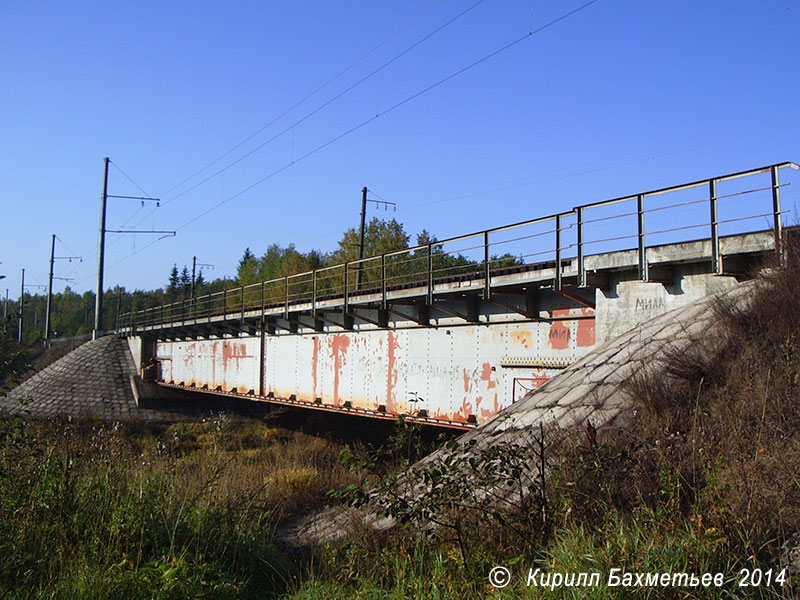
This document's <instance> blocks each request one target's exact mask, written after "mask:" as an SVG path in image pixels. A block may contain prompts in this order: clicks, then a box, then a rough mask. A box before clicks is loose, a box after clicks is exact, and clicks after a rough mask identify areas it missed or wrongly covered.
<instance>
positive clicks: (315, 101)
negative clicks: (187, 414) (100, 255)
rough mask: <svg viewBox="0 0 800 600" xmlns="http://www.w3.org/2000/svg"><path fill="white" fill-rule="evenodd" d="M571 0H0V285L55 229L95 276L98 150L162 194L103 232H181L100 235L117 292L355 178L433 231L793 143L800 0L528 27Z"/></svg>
mask: <svg viewBox="0 0 800 600" xmlns="http://www.w3.org/2000/svg"><path fill="white" fill-rule="evenodd" d="M584 3H585V0H577V1H572V0H560V1H554V0H550V1H540V0H533V1H531V0H526V1H517V0H502V1H501V0H483V1H482V2H478V3H477V4H476V0H466V1H464V0H420V1H418V0H406V1H404V2H385V1H378V2H376V1H374V0H372V1H367V0H350V1H341V2H339V1H334V2H322V1H311V0H296V1H292V2H256V1H236V2H225V3H223V2H150V1H147V0H142V1H138V2H120V3H110V4H109V3H100V2H88V1H87V2H76V3H64V2H37V1H35V0H34V1H30V2H4V3H2V4H0V81H1V82H2V84H0V140H2V143H0V210H1V211H2V213H0V214H2V216H1V217H0V219H1V223H2V225H1V229H0V231H2V233H0V261H2V264H0V273H2V274H5V275H7V278H6V279H5V280H3V281H2V282H0V293H3V294H4V293H5V288H10V290H11V291H10V295H11V297H12V298H16V297H17V296H18V294H19V285H20V282H19V275H20V269H21V268H25V269H26V282H29V283H32V284H44V283H46V279H47V270H48V260H49V253H50V236H51V234H53V233H55V234H56V235H57V236H58V238H59V240H60V241H59V242H58V246H57V255H59V256H64V255H72V254H73V253H76V254H80V255H82V256H83V257H84V260H83V262H82V263H79V262H72V263H69V262H67V261H58V262H57V265H56V274H57V275H58V276H62V277H73V278H74V279H75V281H74V282H73V283H71V284H70V285H71V286H72V287H73V289H76V290H78V291H81V292H82V291H85V290H88V289H93V288H94V285H95V277H96V260H97V259H96V248H97V227H98V221H99V202H100V193H101V188H102V167H103V157H104V156H108V157H110V158H111V160H112V163H113V165H112V167H111V170H110V172H109V175H110V179H109V193H111V194H117V195H137V196H138V195H142V191H141V190H144V191H145V192H146V193H147V195H150V196H158V197H160V198H162V199H163V202H162V206H161V207H159V208H157V209H156V210H153V207H151V206H146V207H144V208H141V207H140V206H139V205H138V204H137V203H136V202H134V201H130V200H110V201H109V213H108V223H107V226H108V228H109V229H125V228H129V227H131V226H133V225H136V227H137V228H139V229H158V230H177V231H178V235H177V236H176V237H175V238H169V239H162V240H160V241H158V242H157V243H153V241H155V240H156V239H157V238H156V237H153V236H149V235H136V236H134V235H127V234H123V235H119V234H118V235H113V234H109V239H108V242H107V244H108V254H107V261H106V265H107V267H106V275H105V281H106V285H107V287H111V286H114V285H116V284H120V285H124V286H125V287H126V288H128V289H137V288H138V289H151V288H154V287H159V286H162V285H164V284H165V283H166V279H167V276H168V274H169V270H170V268H171V266H172V264H173V263H177V264H178V265H179V267H180V266H183V265H191V261H192V256H197V257H198V258H199V259H200V260H201V261H202V262H204V263H211V264H213V265H214V266H215V269H214V271H211V272H207V273H206V274H207V276H210V277H214V276H223V275H228V276H232V275H234V274H235V265H236V263H237V261H238V259H239V258H240V257H241V255H242V252H243V251H244V248H245V247H250V248H251V249H252V251H253V252H254V253H256V254H257V255H260V254H262V253H263V252H264V250H265V249H266V247H267V246H268V245H269V244H270V243H273V242H274V243H278V244H281V245H287V244H289V243H291V242H294V243H295V244H296V245H297V247H298V248H299V249H301V250H310V249H312V248H315V249H319V250H322V251H332V250H333V249H335V247H336V242H337V240H338V239H339V238H340V237H341V233H342V232H343V231H344V229H346V228H347V227H353V226H357V224H358V213H359V209H360V196H361V188H362V187H364V186H367V187H368V188H370V189H371V190H374V192H375V193H376V194H378V195H380V197H382V198H384V199H385V200H388V201H391V202H395V203H396V204H397V211H396V212H394V213H387V212H383V211H376V210H375V208H374V207H370V209H369V210H370V216H373V215H374V216H381V217H395V218H397V219H398V220H400V221H402V222H403V223H404V224H405V228H406V231H408V232H409V233H411V234H412V235H413V234H416V233H418V232H419V231H421V230H422V229H423V228H424V229H427V230H428V231H431V232H433V233H434V234H436V235H437V236H438V237H439V238H440V239H442V238H446V237H449V236H455V235H458V234H461V233H466V232H471V231H478V230H482V229H486V228H489V227H495V226H500V225H504V224H506V223H511V222H516V221H521V220H524V219H528V218H533V217H536V216H540V215H546V214H551V213H555V212H558V211H560V210H567V209H569V208H571V207H572V206H575V205H577V204H582V203H587V202H591V201H595V200H602V199H604V198H611V197H616V196H622V195H625V194H629V193H635V192H638V191H644V190H647V189H653V188H658V187H662V186H668V185H671V184H677V183H681V182H683V181H690V180H695V179H701V178H705V177H708V176H712V175H717V174H723V173H727V172H732V171H738V170H743V169H747V168H751V167H756V166H761V165H766V164H770V163H774V162H781V161H785V160H793V161H800V151H799V150H800V149H799V148H798V143H797V139H798V133H800V127H799V125H800V110H799V105H798V100H800V83H798V78H797V75H796V65H797V64H798V62H799V60H800V44H798V42H797V33H798V31H800V4H798V3H797V2H794V1H790V0H759V1H755V0H753V1H744V0H734V1H727V2H722V1H703V2H697V1H693V2H689V1H682V0H674V1H670V2H666V1H647V2H623V1H621V0H598V1H597V2H595V3H593V4H591V5H590V6H588V7H586V8H584V9H582V10H580V11H579V12H576V13H575V14H573V15H571V16H569V17H568V18H566V19H564V20H562V21H560V22H558V23H556V24H554V25H553V26H552V27H549V28H547V29H545V30H543V31H540V32H538V33H535V34H534V35H530V36H527V35H526V34H528V33H529V32H531V31H535V30H536V29H538V28H540V27H541V26H543V25H545V24H547V23H549V22H551V21H553V20H554V19H557V18H558V17H560V16H562V15H564V14H566V13H569V12H570V11H572V10H574V9H576V8H578V7H580V6H582V5H583V4H584ZM461 13H463V14H461ZM460 14H461V16H458V15H460ZM457 16H458V18H455V17H457ZM454 18H455V20H453V21H452V22H451V23H450V24H449V25H446V26H445V27H443V28H442V29H441V30H440V31H438V32H437V33H435V34H434V35H432V36H431V37H430V38H428V39H427V40H425V41H423V42H421V43H419V45H418V46H416V47H415V48H413V49H412V50H410V51H408V52H407V53H406V54H404V55H403V56H401V57H400V58H398V59H397V60H395V61H394V62H392V63H391V64H390V65H389V66H387V67H386V68H384V69H381V70H378V69H379V67H381V66H382V65H384V64H385V63H387V62H389V61H390V60H391V59H393V58H394V57H397V56H398V55H400V54H401V53H402V52H404V51H406V50H407V49H408V48H409V47H411V46H412V45H414V44H417V43H418V42H420V41H421V40H422V39H423V38H424V37H425V36H428V35H429V34H431V33H432V32H434V31H435V30H436V29H437V28H440V27H442V26H443V25H444V24H445V23H447V22H448V21H451V20H452V19H454ZM515 40H521V41H520V42H519V43H517V44H516V45H514V46H513V47H511V48H509V49H508V50H506V51H504V52H501V53H499V54H497V55H496V56H494V57H492V58H489V59H488V60H486V61H484V62H482V63H480V64H479V65H477V66H475V67H474V68H471V69H469V70H467V71H465V72H463V73H461V74H460V75H458V76H456V77H454V78H452V79H450V80H448V81H446V82H444V83H442V84H441V85H439V86H437V87H435V88H433V89H431V90H430V91H428V92H426V93H424V94H422V95H420V96H418V97H416V98H414V99H413V100H410V101H409V102H407V103H405V104H403V105H401V106H399V107H398V108H395V109H392V110H389V109H391V107H393V106H395V105H397V104H398V103H400V102H402V101H403V100H405V99H407V98H410V97H412V96H413V95H414V94H416V93H418V92H420V91H421V90H424V89H426V88H428V87H429V86H431V85H432V84H434V83H437V82H439V81H441V80H442V79H443V78H446V77H448V76H449V75H451V74H453V73H455V72H457V71H459V70H460V69H462V68H464V67H466V66H467V65H470V64H472V63H473V62H475V61H477V60H479V59H481V58H483V57H485V56H487V55H489V54H490V53H492V52H494V51H495V50H497V49H498V48H501V47H503V46H505V45H507V44H509V43H510V42H513V41H515ZM376 70H377V72H375V74H374V75H373V76H371V77H369V78H367V79H366V80H365V81H364V82H363V83H361V84H359V85H357V86H356V87H354V88H353V89H352V90H351V91H349V92H347V93H345V94H343V95H342V96H341V97H340V98H338V99H336V100H335V101H332V102H330V104H328V105H327V106H325V107H324V108H321V109H320V110H318V112H316V113H315V114H313V115H311V116H308V115H309V114H310V113H312V111H316V110H317V109H319V108H320V107H321V106H322V105H324V104H325V103H327V102H329V101H331V100H332V99H333V98H334V97H335V96H337V95H338V94H340V93H342V92H343V91H344V90H346V89H347V88H349V87H351V86H353V85H354V84H355V83H356V82H358V81H359V80H361V79H362V78H365V77H366V76H367V75H369V74H370V73H372V72H374V71H376ZM323 84H327V85H324V87H322V88H321V89H319V88H320V86H323ZM315 90H318V91H317V92H316V93H315V94H313V95H311V96H310V97H308V96H309V94H311V93H312V92H314V91H315ZM307 97H308V98H307ZM304 98H307V99H305V101H303V102H302V103H300V104H299V106H296V107H295V108H294V109H293V110H291V111H289V112H288V113H287V114H285V115H283V116H281V117H280V118H278V119H277V120H276V117H279V116H280V115H282V114H283V113H284V112H286V111H287V109H290V108H292V107H293V106H295V105H296V104H297V103H298V102H300V101H301V100H303V99H304ZM387 111H388V112H387ZM376 116H377V118H374V119H372V118H373V117H376ZM306 117H307V118H306ZM370 119H372V120H371V121H369V120H370ZM301 120H302V122H300V123H298V122H299V121H301ZM273 121H274V123H272V124H271V125H270V126H268V127H264V126H265V125H267V124H269V123H271V122H273ZM366 121H369V122H366ZM365 122H366V124H364V125H363V126H362V127H360V128H358V129H357V130H355V131H353V132H352V133H350V134H348V135H346V136H345V137H342V138H341V139H338V140H337V141H334V142H333V143H330V144H329V145H327V146H325V147H324V148H322V149H320V150H318V151H315V150H316V149H317V148H320V147H321V146H323V145H325V144H327V143H328V142H331V141H332V140H334V139H336V138H337V137H339V136H341V135H342V134H343V133H345V132H347V131H349V130H351V129H352V128H354V127H356V126H358V125H360V124H362V123H365ZM296 123H298V124H296ZM283 131H285V133H283V134H282V135H277V134H279V133H281V132H283ZM254 134H255V135H254ZM250 136H252V138H251V139H250V140H249V141H247V142H245V143H244V144H242V145H241V146H239V147H238V148H237V149H236V150H234V151H233V152H231V153H230V154H228V155H227V156H225V157H224V158H222V159H221V160H219V162H217V163H215V164H214V165H213V166H212V167H211V168H210V169H208V170H205V171H203V172H202V173H201V174H200V175H198V176H197V177H195V178H194V179H191V180H189V181H188V182H186V183H182V184H181V182H183V181H184V180H186V179H187V178H188V177H190V176H191V175H193V174H194V173H196V172H197V171H199V170H200V169H202V168H203V167H205V166H207V165H209V163H212V161H215V160H216V159H218V158H220V157H221V156H222V155H223V154H225V153H226V152H228V151H229V150H231V149H232V148H234V147H236V146H237V145H238V144H240V143H241V142H242V141H243V140H245V139H247V138H248V137H250ZM272 138H275V139H274V140H273V141H271V142H269V143H265V142H267V141H268V140H270V139H272ZM262 145H263V147H261V148H259V149H257V150H256V147H258V146H262ZM314 151H315V152H314ZM250 152H252V154H250V155H249V156H247V157H246V158H242V157H243V156H244V155H245V154H247V153H250ZM312 152H313V153H312ZM309 153H311V154H309ZM238 159H241V160H239V162H237V163H236V164H235V165H233V166H231V167H230V168H228V169H226V170H224V172H223V173H221V174H219V175H217V176H215V177H211V178H210V179H208V181H206V182H204V183H202V184H200V185H196V184H198V183H199V182H201V181H202V180H203V179H206V178H207V177H209V176H210V175H213V174H214V173H215V172H217V171H218V170H220V169H222V168H223V167H226V166H228V165H230V164H231V163H233V162H234V161H236V160H238ZM123 172H124V174H127V176H128V177H130V178H131V179H132V180H133V181H135V183H136V184H138V186H140V187H141V190H140V189H139V188H138V187H137V186H136V185H134V183H132V182H131V181H129V180H128V179H127V178H126V176H125V175H123ZM259 181H260V183H257V182H259ZM178 184H181V185H178ZM176 185H177V186H178V187H175V186H176ZM195 185H196V187H194V186H195ZM190 188H192V189H190ZM223 201H224V202H223ZM215 206H217V208H215V209H214V210H211V212H208V213H207V214H205V215H204V216H201V217H200V218H196V217H198V216H199V215H201V214H203V213H205V212H206V211H209V209H212V208H213V207H215ZM789 208H791V205H789ZM195 218H196V219H195ZM794 218H795V219H796V215H794ZM62 242H63V243H62ZM63 286H64V282H61V281H59V282H57V284H56V289H62V288H63ZM31 291H35V289H34V288H32V289H31Z"/></svg>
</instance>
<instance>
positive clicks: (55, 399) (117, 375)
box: [0, 335, 197, 422]
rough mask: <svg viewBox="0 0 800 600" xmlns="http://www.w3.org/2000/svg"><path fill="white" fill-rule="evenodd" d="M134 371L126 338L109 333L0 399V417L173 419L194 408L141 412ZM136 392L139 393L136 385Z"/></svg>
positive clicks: (75, 351) (55, 363)
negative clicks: (6, 415)
mask: <svg viewBox="0 0 800 600" xmlns="http://www.w3.org/2000/svg"><path fill="white" fill-rule="evenodd" d="M135 375H136V367H135V366H134V363H133V359H132V358H131V354H130V351H129V349H128V344H127V343H126V342H125V340H123V339H120V338H118V337H116V336H113V335H110V336H106V337H102V338H100V339H98V340H93V341H90V342H86V343H85V344H83V345H81V346H78V347H77V348H76V349H74V350H72V351H71V352H69V353H68V354H66V355H65V356H63V357H61V358H60V359H58V360H57V361H56V362H54V363H53V364H51V365H49V366H48V367H46V368H44V369H42V370H41V371H40V372H38V373H36V374H35V375H33V376H32V377H30V378H28V379H27V380H25V381H24V382H23V383H22V384H20V385H19V386H17V387H16V388H14V389H13V390H11V392H10V393H9V394H8V395H7V396H5V397H0V413H5V414H11V415H20V416H29V417H35V418H54V417H56V418H58V417H60V418H72V419H100V420H103V421H158V422H164V421H167V422H168V421H175V420H183V419H186V418H189V417H191V416H195V415H196V412H197V411H195V410H193V409H190V408H187V409H181V408H170V409H169V410H154V409H150V408H141V407H140V406H139V405H138V403H137V398H136V396H135V395H134V386H133V384H132V378H133V377H134V376H135ZM136 389H138V390H141V389H142V384H141V382H139V387H138V388H136Z"/></svg>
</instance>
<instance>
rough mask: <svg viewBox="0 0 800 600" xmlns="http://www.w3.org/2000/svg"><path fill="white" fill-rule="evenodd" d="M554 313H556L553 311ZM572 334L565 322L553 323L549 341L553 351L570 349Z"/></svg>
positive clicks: (548, 336)
mask: <svg viewBox="0 0 800 600" xmlns="http://www.w3.org/2000/svg"><path fill="white" fill-rule="evenodd" d="M553 312H554V313H555V312H556V311H553ZM569 339H570V332H569V327H567V325H566V324H565V323H564V321H553V323H552V324H551V325H550V332H549V333H548V334H547V340H548V342H549V343H550V347H551V348H553V350H565V349H566V348H568V347H569Z"/></svg>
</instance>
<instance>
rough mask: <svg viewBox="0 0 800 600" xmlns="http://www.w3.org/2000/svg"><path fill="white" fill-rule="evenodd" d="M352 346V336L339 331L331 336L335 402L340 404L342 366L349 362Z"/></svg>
mask: <svg viewBox="0 0 800 600" xmlns="http://www.w3.org/2000/svg"><path fill="white" fill-rule="evenodd" d="M349 346H350V336H348V335H346V334H343V333H338V334H334V335H332V336H330V348H331V358H333V404H334V406H339V405H340V403H341V402H340V400H339V377H340V375H341V373H342V367H344V365H346V364H347V349H348V347H349Z"/></svg>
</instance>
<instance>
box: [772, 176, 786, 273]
mask: <svg viewBox="0 0 800 600" xmlns="http://www.w3.org/2000/svg"><path fill="white" fill-rule="evenodd" d="M770 174H771V175H772V219H773V224H772V231H773V234H774V235H775V252H777V254H778V256H779V257H780V261H781V264H783V260H784V256H783V220H782V218H781V183H780V180H779V179H778V167H777V166H773V167H771V168H770Z"/></svg>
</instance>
